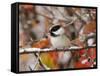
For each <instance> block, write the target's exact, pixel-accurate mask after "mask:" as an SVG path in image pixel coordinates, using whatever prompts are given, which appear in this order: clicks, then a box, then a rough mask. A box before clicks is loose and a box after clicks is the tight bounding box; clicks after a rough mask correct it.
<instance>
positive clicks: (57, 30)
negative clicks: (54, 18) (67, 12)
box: [49, 25, 65, 37]
mask: <svg viewBox="0 0 100 76" xmlns="http://www.w3.org/2000/svg"><path fill="white" fill-rule="evenodd" d="M49 33H50V35H51V36H53V37H57V36H60V35H63V34H64V33H65V30H64V28H63V27H62V26H60V25H54V26H52V27H51V28H50V30H49Z"/></svg>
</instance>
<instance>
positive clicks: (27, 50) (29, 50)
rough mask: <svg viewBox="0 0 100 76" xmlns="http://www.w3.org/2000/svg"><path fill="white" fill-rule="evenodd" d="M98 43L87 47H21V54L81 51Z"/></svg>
mask: <svg viewBox="0 0 100 76" xmlns="http://www.w3.org/2000/svg"><path fill="white" fill-rule="evenodd" d="M95 47H96V45H92V46H86V47H70V48H48V49H40V48H20V50H19V53H20V54H28V53H41V52H42V53H43V52H54V51H56V52H58V51H79V50H82V49H88V48H95Z"/></svg>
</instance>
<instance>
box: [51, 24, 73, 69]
mask: <svg viewBox="0 0 100 76" xmlns="http://www.w3.org/2000/svg"><path fill="white" fill-rule="evenodd" d="M49 33H50V42H51V45H52V47H53V48H65V47H66V48H69V47H70V40H69V38H68V37H67V36H66V35H65V29H64V28H63V27H62V26H60V25H54V26H52V27H51V28H50V30H49ZM71 57H72V54H71V52H70V51H66V52H58V63H59V64H60V65H61V68H67V67H66V66H67V65H68V64H69V61H70V59H71ZM65 65H66V66H65Z"/></svg>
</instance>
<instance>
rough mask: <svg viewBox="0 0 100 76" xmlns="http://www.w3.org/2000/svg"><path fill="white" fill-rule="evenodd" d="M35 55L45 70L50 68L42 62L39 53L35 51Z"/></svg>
mask: <svg viewBox="0 0 100 76" xmlns="http://www.w3.org/2000/svg"><path fill="white" fill-rule="evenodd" d="M34 55H35V56H36V58H37V59H38V61H39V64H40V66H41V67H42V68H43V69H44V70H48V68H47V67H46V66H45V65H44V64H43V63H42V61H41V58H40V56H39V53H34Z"/></svg>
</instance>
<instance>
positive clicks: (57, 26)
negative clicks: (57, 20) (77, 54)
mask: <svg viewBox="0 0 100 76" xmlns="http://www.w3.org/2000/svg"><path fill="white" fill-rule="evenodd" d="M60 27H61V26H60V25H56V26H54V27H52V29H51V31H57V30H58V29H59V28H60Z"/></svg>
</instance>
